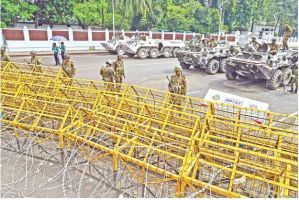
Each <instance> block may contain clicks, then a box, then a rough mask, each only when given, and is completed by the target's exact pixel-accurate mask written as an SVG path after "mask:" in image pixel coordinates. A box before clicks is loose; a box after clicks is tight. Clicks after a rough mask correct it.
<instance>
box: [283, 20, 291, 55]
mask: <svg viewBox="0 0 299 200" xmlns="http://www.w3.org/2000/svg"><path fill="white" fill-rule="evenodd" d="M291 35H292V28H291V27H290V26H289V25H288V23H287V22H285V24H284V36H283V41H282V45H283V50H289V46H288V40H289V37H291Z"/></svg>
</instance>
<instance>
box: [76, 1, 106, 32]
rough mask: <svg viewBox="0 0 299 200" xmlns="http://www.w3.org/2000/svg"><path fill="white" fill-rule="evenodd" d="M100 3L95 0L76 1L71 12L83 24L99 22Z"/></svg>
mask: <svg viewBox="0 0 299 200" xmlns="http://www.w3.org/2000/svg"><path fill="white" fill-rule="evenodd" d="M100 10H101V9H100V5H99V3H97V2H96V1H95V0H92V1H88V2H85V3H78V4H75V5H74V6H73V14H74V16H75V17H76V18H77V19H78V21H79V23H80V24H81V25H83V26H86V25H92V24H100V22H101V14H100Z"/></svg>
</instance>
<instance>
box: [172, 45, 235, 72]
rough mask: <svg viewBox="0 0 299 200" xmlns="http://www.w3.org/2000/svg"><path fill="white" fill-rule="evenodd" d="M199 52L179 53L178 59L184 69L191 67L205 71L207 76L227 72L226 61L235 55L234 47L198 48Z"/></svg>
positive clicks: (177, 54)
mask: <svg viewBox="0 0 299 200" xmlns="http://www.w3.org/2000/svg"><path fill="white" fill-rule="evenodd" d="M196 50H197V51H179V52H176V57H177V59H178V61H179V62H180V65H181V67H182V68H183V69H189V68H190V67H191V66H193V67H195V68H199V69H205V70H206V72H207V74H210V75H213V74H216V73H217V72H221V73H224V72H225V63H226V59H227V58H228V57H230V56H232V55H233V54H234V53H235V48H234V47H233V46H231V47H229V48H228V46H227V45H224V46H222V47H221V46H218V47H215V48H205V47H198V48H197V49H196Z"/></svg>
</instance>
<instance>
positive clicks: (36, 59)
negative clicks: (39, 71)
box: [30, 56, 41, 65]
mask: <svg viewBox="0 0 299 200" xmlns="http://www.w3.org/2000/svg"><path fill="white" fill-rule="evenodd" d="M30 63H31V64H33V65H40V64H41V61H40V58H39V57H38V56H34V57H31V61H30Z"/></svg>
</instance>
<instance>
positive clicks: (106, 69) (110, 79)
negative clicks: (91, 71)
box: [100, 59, 115, 90]
mask: <svg viewBox="0 0 299 200" xmlns="http://www.w3.org/2000/svg"><path fill="white" fill-rule="evenodd" d="M112 64H113V62H112V60H110V59H109V60H107V62H106V66H103V67H101V69H100V75H101V76H102V80H103V81H104V82H105V87H106V89H107V90H112V89H113V83H114V78H115V72H114V70H113V68H112Z"/></svg>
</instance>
